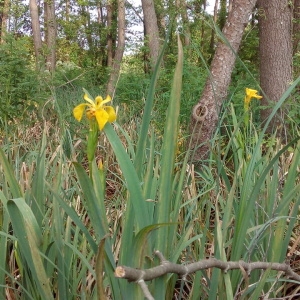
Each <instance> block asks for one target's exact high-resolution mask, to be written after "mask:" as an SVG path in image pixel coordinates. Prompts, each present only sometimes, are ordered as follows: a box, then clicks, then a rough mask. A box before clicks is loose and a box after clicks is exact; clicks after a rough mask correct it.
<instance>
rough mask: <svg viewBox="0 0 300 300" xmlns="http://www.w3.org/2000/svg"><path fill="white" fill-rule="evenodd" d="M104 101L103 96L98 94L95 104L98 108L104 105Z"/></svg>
mask: <svg viewBox="0 0 300 300" xmlns="http://www.w3.org/2000/svg"><path fill="white" fill-rule="evenodd" d="M102 102H103V98H102V97H101V96H97V97H96V98H95V105H96V108H97V109H98V108H100V107H101V106H102Z"/></svg>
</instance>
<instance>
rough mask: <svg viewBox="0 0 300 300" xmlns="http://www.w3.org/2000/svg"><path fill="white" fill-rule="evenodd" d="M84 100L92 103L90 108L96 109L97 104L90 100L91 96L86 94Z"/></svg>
mask: <svg viewBox="0 0 300 300" xmlns="http://www.w3.org/2000/svg"><path fill="white" fill-rule="evenodd" d="M83 98H84V100H85V101H87V102H89V103H90V106H92V107H95V106H96V105H95V102H94V101H93V100H92V99H90V98H89V96H88V95H87V94H84V96H83Z"/></svg>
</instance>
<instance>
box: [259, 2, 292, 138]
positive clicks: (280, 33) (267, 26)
mask: <svg viewBox="0 0 300 300" xmlns="http://www.w3.org/2000/svg"><path fill="white" fill-rule="evenodd" d="M289 2H290V1H289V0H268V1H265V0H258V7H259V58H260V85H261V88H262V90H263V92H264V98H263V99H262V105H263V106H268V108H266V109H264V110H262V111H261V118H262V121H266V120H267V119H268V117H269V115H270V113H271V112H272V109H273V106H274V104H275V103H276V102H278V101H279V99H280V98H281V96H282V95H283V93H284V92H285V91H286V89H287V88H288V86H289V84H290V83H291V82H292V58H293V57H292V52H293V51H292V8H291V6H290V3H289ZM270 106H271V107H270ZM283 124H284V114H283V111H282V110H280V111H278V113H277V115H276V116H275V117H274V118H273V120H272V122H271V123H270V125H269V127H268V130H267V132H268V133H271V132H272V131H273V130H274V129H279V130H278V133H279V134H278V136H280V135H281V133H280V132H281V129H283V126H282V125H283ZM282 133H283V131H282Z"/></svg>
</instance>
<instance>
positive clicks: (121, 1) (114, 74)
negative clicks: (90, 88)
mask: <svg viewBox="0 0 300 300" xmlns="http://www.w3.org/2000/svg"><path fill="white" fill-rule="evenodd" d="M125 27H126V24H125V0H118V45H117V49H116V53H115V57H114V60H113V66H112V70H111V74H110V78H109V81H108V84H107V90H106V93H107V95H111V96H112V95H113V93H114V90H115V88H116V84H117V81H118V76H119V74H120V68H121V61H122V58H123V54H124V48H125Z"/></svg>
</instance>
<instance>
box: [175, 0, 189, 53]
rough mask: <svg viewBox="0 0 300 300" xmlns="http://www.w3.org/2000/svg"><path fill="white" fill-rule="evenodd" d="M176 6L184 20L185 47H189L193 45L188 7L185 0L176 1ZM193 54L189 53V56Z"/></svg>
mask: <svg viewBox="0 0 300 300" xmlns="http://www.w3.org/2000/svg"><path fill="white" fill-rule="evenodd" d="M176 6H177V8H178V11H179V13H180V16H181V19H182V26H183V33H184V45H185V46H189V45H190V43H191V30H190V22H189V17H188V13H187V5H186V1H185V0H176ZM190 53H191V52H190V51H189V54H190Z"/></svg>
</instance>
